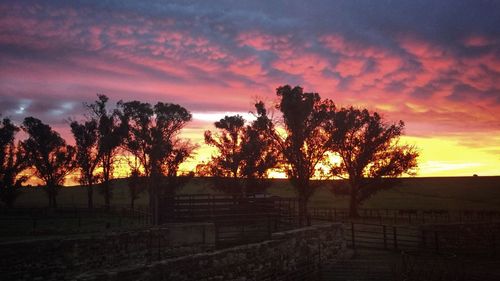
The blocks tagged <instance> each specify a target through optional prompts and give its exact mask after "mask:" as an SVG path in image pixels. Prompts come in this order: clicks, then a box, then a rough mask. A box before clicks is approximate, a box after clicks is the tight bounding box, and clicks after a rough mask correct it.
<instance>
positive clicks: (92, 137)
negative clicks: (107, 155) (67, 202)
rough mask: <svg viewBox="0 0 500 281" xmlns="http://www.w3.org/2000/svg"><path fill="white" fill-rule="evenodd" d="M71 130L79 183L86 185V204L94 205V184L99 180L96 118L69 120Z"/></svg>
mask: <svg viewBox="0 0 500 281" xmlns="http://www.w3.org/2000/svg"><path fill="white" fill-rule="evenodd" d="M70 126H71V132H72V133H73V137H74V138H75V143H76V145H75V149H76V166H77V167H78V168H79V169H80V178H79V181H80V184H81V185H84V186H86V187H87V205H88V208H89V209H92V208H93V207H94V200H93V197H94V196H93V194H94V185H95V184H96V183H98V182H99V178H100V177H99V176H98V175H96V174H95V170H96V168H97V166H98V164H99V161H100V160H101V157H100V155H99V147H98V140H99V131H98V128H97V121H96V120H89V121H86V122H83V123H78V122H76V121H73V122H71V124H70Z"/></svg>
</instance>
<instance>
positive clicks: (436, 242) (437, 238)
mask: <svg viewBox="0 0 500 281" xmlns="http://www.w3.org/2000/svg"><path fill="white" fill-rule="evenodd" d="M434 244H435V245H434V246H435V247H436V253H437V254H439V233H438V231H437V230H436V231H434Z"/></svg>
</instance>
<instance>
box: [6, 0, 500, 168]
mask: <svg viewBox="0 0 500 281" xmlns="http://www.w3.org/2000/svg"><path fill="white" fill-rule="evenodd" d="M499 27H500V2H499V1H478V0H471V1H460V0H440V1H435V0H429V1H427V0H419V1H404V0H398V1H390V0H386V1H383V0H380V1H370V0H346V1H318V0H311V1H293V0H292V1H230V0H227V1H124V0H121V1H118V0H117V1H114V0H108V1H103V0H94V1H22V0H16V1H5V0H2V1H0V113H1V114H2V116H4V117H5V116H8V117H10V118H12V119H13V120H14V121H16V122H18V123H19V122H21V121H22V119H23V118H24V117H26V116H36V117H38V118H40V119H41V120H42V121H44V122H46V123H49V124H50V125H51V126H53V128H55V129H56V130H58V131H59V132H60V133H61V134H62V135H63V136H64V137H65V138H67V139H68V141H69V142H71V137H70V133H69V125H68V119H69V118H72V119H76V120H78V119H81V118H82V114H83V113H84V112H85V108H84V106H83V102H92V101H93V100H95V99H96V94H97V93H101V94H106V95H107V96H109V97H110V98H111V101H112V102H113V103H114V102H116V101H118V100H125V101H127V100H141V101H147V102H151V103H155V102H157V101H163V102H172V103H178V104H181V105H182V106H184V107H186V108H187V109H188V110H189V111H191V113H192V114H193V121H192V122H191V123H190V124H189V125H188V126H187V128H186V129H185V130H184V131H183V136H184V137H187V138H190V139H192V140H193V142H195V143H200V144H201V143H202V142H203V131H204V130H206V129H213V122H214V121H216V120H218V119H220V118H222V117H223V116H224V115H225V114H236V113H239V114H242V115H244V116H246V117H249V116H251V115H250V114H249V111H250V110H251V109H252V105H253V103H254V102H255V101H256V100H257V99H261V100H264V101H265V102H266V103H267V104H268V105H273V104H274V103H276V102H277V99H276V95H275V91H276V88H277V87H279V86H281V85H285V84H290V85H292V86H295V85H300V86H302V87H303V88H304V90H305V91H306V92H318V93H320V95H321V96H322V97H323V98H330V99H333V100H334V101H335V102H336V104H337V105H338V106H349V105H353V106H356V107H364V108H368V109H370V110H372V111H377V112H379V113H381V114H382V115H383V116H384V118H385V120H387V122H397V121H398V120H403V121H404V122H405V124H406V129H405V134H406V136H405V137H404V138H403V142H406V143H409V144H414V145H416V146H417V147H418V148H419V150H420V153H421V156H420V160H419V166H420V168H419V174H418V175H419V176H459V175H463V176H470V175H472V174H478V175H500V28H499ZM209 157H210V150H209V149H208V148H207V147H205V146H203V145H201V147H200V149H199V150H198V152H197V155H196V156H195V158H194V159H193V160H191V164H190V165H191V166H190V167H192V165H194V164H195V163H196V162H197V161H203V160H207V159H209ZM188 166H189V165H188ZM188 166H187V167H188Z"/></svg>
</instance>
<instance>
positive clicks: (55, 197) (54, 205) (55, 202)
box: [52, 190, 57, 209]
mask: <svg viewBox="0 0 500 281" xmlns="http://www.w3.org/2000/svg"><path fill="white" fill-rule="evenodd" d="M52 196H53V198H52V203H53V206H52V207H53V208H54V209H57V193H56V192H55V190H54V193H52Z"/></svg>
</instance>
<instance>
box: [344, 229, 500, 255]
mask: <svg viewBox="0 0 500 281" xmlns="http://www.w3.org/2000/svg"><path fill="white" fill-rule="evenodd" d="M458 229H469V231H468V233H463V232H466V231H463V232H462V231H460V230H458ZM474 229H475V230H474ZM488 230H489V231H488ZM345 238H346V241H347V243H348V246H350V247H352V248H372V249H383V250H391V251H404V252H426V253H432V254H443V255H459V256H489V257H495V256H497V254H498V250H499V247H498V244H499V242H500V241H498V240H499V239H500V225H499V224H486V223H485V224H471V225H466V226H463V225H462V227H461V228H439V227H436V228H421V227H415V226H397V225H384V224H369V223H354V222H350V223H346V237H345Z"/></svg>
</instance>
